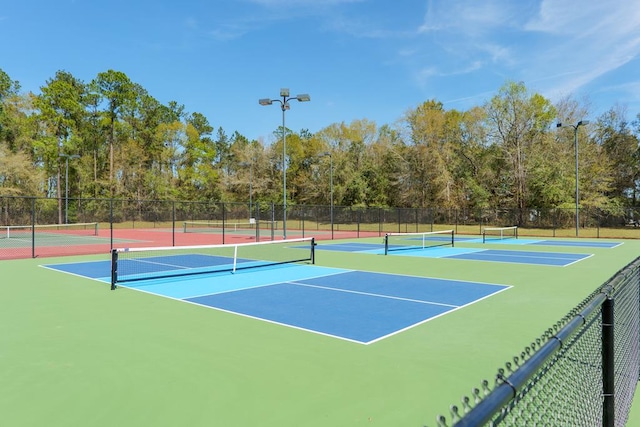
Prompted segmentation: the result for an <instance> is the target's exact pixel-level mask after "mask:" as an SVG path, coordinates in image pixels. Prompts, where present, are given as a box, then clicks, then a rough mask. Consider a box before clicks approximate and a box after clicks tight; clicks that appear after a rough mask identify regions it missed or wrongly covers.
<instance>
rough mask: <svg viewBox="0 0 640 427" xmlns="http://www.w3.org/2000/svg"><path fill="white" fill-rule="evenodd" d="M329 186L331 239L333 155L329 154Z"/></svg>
mask: <svg viewBox="0 0 640 427" xmlns="http://www.w3.org/2000/svg"><path fill="white" fill-rule="evenodd" d="M329 187H330V192H331V200H330V202H331V239H332V240H333V156H332V155H331V154H329Z"/></svg>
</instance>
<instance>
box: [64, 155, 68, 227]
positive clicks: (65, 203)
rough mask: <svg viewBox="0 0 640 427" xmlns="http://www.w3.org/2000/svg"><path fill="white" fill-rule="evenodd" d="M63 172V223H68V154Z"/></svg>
mask: <svg viewBox="0 0 640 427" xmlns="http://www.w3.org/2000/svg"><path fill="white" fill-rule="evenodd" d="M65 164H66V166H65V169H66V170H65V173H64V223H65V224H69V156H65Z"/></svg>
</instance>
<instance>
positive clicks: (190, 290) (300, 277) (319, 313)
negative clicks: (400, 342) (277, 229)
mask: <svg viewBox="0 0 640 427" xmlns="http://www.w3.org/2000/svg"><path fill="white" fill-rule="evenodd" d="M176 261H177V260H176ZM44 267H46V268H49V269H54V270H58V271H61V272H66V273H70V274H75V275H79V276H85V277H88V278H93V279H96V280H99V281H101V282H105V286H108V285H106V283H109V281H110V279H109V272H110V263H109V262H108V261H97V262H85V263H70V264H57V265H46V266H44ZM119 286H120V287H129V288H133V289H136V290H139V291H143V292H147V293H151V294H155V295H160V296H164V297H168V298H172V299H178V300H182V301H186V302H189V303H192V304H197V305H200V306H205V307H211V308H215V309H217V310H222V311H225V312H230V313H235V314H239V315H243V316H247V317H251V318H255V319H260V320H264V321H268V322H271V323H275V324H279V325H285V326H289V327H293V328H296V329H300V330H305V331H310V332H314V333H317V334H321V335H326V336H330V337H335V338H340V339H343V340H347V341H351V342H356V343H361V344H371V343H374V342H376V341H379V340H381V339H384V338H386V337H389V336H392V335H394V334H397V333H400V332H402V331H404V330H407V329H409V328H412V327H414V326H416V325H419V324H422V323H424V322H427V321H429V320H431V319H434V318H436V317H438V316H441V315H443V314H445V313H449V312H452V311H454V310H457V309H459V308H462V307H465V306H467V305H469V304H473V303H475V302H478V301H480V300H482V299H484V298H487V297H489V296H492V295H495V294H497V293H499V292H502V291H504V290H506V289H508V288H509V286H506V285H498V284H488V283H477V282H466V281H457V280H445V279H437V278H425V277H416V276H405V275H395V274H383V273H371V272H363V271H353V270H344V269H336V268H327V267H320V266H315V265H301V264H288V265H280V266H274V267H271V268H267V267H264V268H260V269H256V270H239V271H236V272H235V273H234V274H231V273H229V272H227V273H216V274H209V275H207V274H204V275H197V276H184V277H171V278H164V279H151V280H142V281H137V282H130V283H124V284H121V285H119ZM105 292H108V291H107V290H105ZM115 292H117V291H115Z"/></svg>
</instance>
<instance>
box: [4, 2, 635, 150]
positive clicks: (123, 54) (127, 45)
mask: <svg viewBox="0 0 640 427" xmlns="http://www.w3.org/2000/svg"><path fill="white" fill-rule="evenodd" d="M0 40H2V42H0V68H2V69H3V70H4V71H5V72H6V73H8V74H9V76H10V77H11V78H12V79H14V80H18V81H20V83H21V85H22V88H23V90H24V91H34V92H36V93H39V91H40V89H39V88H40V87H41V86H42V85H44V84H45V82H46V81H47V79H50V78H51V77H53V76H54V75H55V72H56V71H57V70H65V71H68V72H71V73H72V74H73V75H75V76H76V77H77V78H80V79H82V80H83V81H85V82H89V81H90V80H91V79H93V78H94V77H95V76H96V75H97V74H98V73H99V72H103V71H107V70H109V69H114V70H118V71H122V72H124V73H126V74H127V75H128V76H129V78H130V79H131V80H133V81H134V82H136V83H139V84H140V85H142V86H143V87H144V88H146V89H147V90H148V91H149V93H150V94H151V95H152V96H154V97H155V98H157V99H158V100H159V101H160V102H162V103H168V102H169V101H172V100H175V101H177V102H178V103H180V104H183V105H185V107H186V110H187V111H188V112H199V113H202V114H204V115H205V116H206V117H207V118H208V119H209V122H210V123H211V125H213V126H214V127H215V128H216V129H217V128H218V127H222V128H223V129H224V130H225V131H226V132H227V134H229V135H230V134H232V133H233V132H234V131H236V130H237V131H239V132H240V133H241V134H243V135H245V136H247V137H248V138H250V139H264V141H265V142H267V143H268V142H270V141H272V140H273V135H272V133H273V131H274V130H275V129H276V128H277V127H278V126H279V125H280V124H281V120H282V113H281V111H280V110H279V108H278V106H276V105H273V106H269V107H263V106H260V105H259V104H258V99H259V98H277V97H278V95H279V92H280V88H283V87H286V88H289V89H290V90H291V94H292V95H296V94H298V93H308V94H309V95H310V96H311V102H309V103H300V104H299V103H297V102H295V101H294V102H292V106H291V110H289V111H288V112H287V113H286V125H287V127H288V128H290V129H292V130H294V131H296V132H297V131H299V130H301V129H309V130H310V131H311V132H316V131H318V130H320V129H322V128H323V127H326V126H328V125H330V124H333V123H340V122H346V123H350V122H351V121H353V120H356V119H368V120H371V121H374V122H376V124H377V125H378V126H380V125H383V124H389V125H394V123H396V122H397V121H398V120H399V119H402V117H403V115H404V114H405V113H406V111H407V110H408V109H410V108H415V107H416V106H418V105H419V104H420V103H422V102H424V101H426V100H429V99H437V100H438V101H441V102H443V103H444V106H445V108H447V109H454V108H455V109H459V110H465V109H468V108H470V107H472V106H474V105H482V104H483V103H484V102H485V101H487V100H488V99H490V98H491V97H492V96H493V95H494V94H495V93H496V91H497V90H498V89H499V88H500V87H501V86H502V85H503V84H504V83H505V82H506V81H507V80H514V81H522V82H524V83H525V85H526V86H527V88H528V89H530V90H531V91H535V92H538V93H541V94H542V95H544V96H546V97H547V98H549V99H551V100H552V101H557V100H558V99H560V98H562V97H566V96H573V97H575V98H576V99H579V100H581V101H585V102H588V105H589V107H590V112H591V113H590V114H591V117H590V118H594V117H596V116H597V115H598V114H601V113H602V112H604V111H606V110H608V109H609V108H611V107H613V106H615V105H616V104H619V105H622V106H625V107H626V108H627V110H628V116H629V118H630V119H631V118H634V117H635V116H636V115H637V114H638V113H640V58H639V54H640V0H625V1H613V0H598V1H596V0H581V1H579V0H397V1H389V0H216V1H205V0H181V1H177V0H174V1H165V0H154V1H150V0H109V1H94V0H56V1H50V0H39V1H36V0H22V1H9V0H6V1H5V2H4V4H3V5H2V7H0Z"/></svg>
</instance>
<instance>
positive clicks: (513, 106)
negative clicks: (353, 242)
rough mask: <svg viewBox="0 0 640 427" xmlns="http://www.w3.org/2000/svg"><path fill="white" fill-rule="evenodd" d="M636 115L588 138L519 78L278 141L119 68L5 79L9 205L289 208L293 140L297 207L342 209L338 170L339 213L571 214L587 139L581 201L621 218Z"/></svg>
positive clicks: (595, 129) (604, 122)
mask: <svg viewBox="0 0 640 427" xmlns="http://www.w3.org/2000/svg"><path fill="white" fill-rule="evenodd" d="M626 115H627V113H626V111H625V109H624V108H623V107H620V106H612V107H611V109H610V110H609V111H607V112H606V113H604V114H602V115H601V116H600V117H597V118H591V123H590V124H589V125H588V126H580V127H575V126H574V124H575V123H577V122H578V121H579V120H582V119H583V118H587V117H588V110H587V108H586V107H584V106H581V105H579V104H578V103H577V102H576V101H575V100H573V99H564V100H562V101H560V102H559V103H557V104H556V105H554V104H553V103H551V101H549V100H548V99H546V98H544V97H543V96H541V95H540V94H537V93H531V92H530V91H529V90H527V88H526V87H525V85H524V83H517V82H512V81H507V82H506V83H505V84H504V85H503V86H502V87H501V88H499V90H498V91H497V93H496V95H495V96H494V97H492V98H491V99H489V100H488V101H486V102H485V103H484V104H483V105H478V106H475V107H473V108H471V109H469V110H467V111H458V110H447V109H445V108H444V106H443V104H442V103H441V102H439V101H437V100H433V99H432V100H425V101H424V102H423V103H422V104H420V105H418V106H417V107H415V108H411V109H409V110H408V111H407V113H406V115H405V116H404V117H403V118H402V119H401V120H400V122H399V123H398V124H397V125H395V127H392V126H390V125H388V124H382V125H377V124H376V123H374V122H372V121H370V120H367V119H361V120H355V121H353V122H351V123H349V124H347V123H344V122H342V123H331V124H327V126H326V127H325V128H323V129H321V130H319V131H318V132H316V133H315V134H312V133H311V132H309V131H308V130H306V129H302V130H301V131H300V132H294V131H292V130H290V129H283V128H282V127H278V128H276V129H275V130H274V133H273V143H271V144H265V143H264V142H262V141H255V140H253V141H252V140H249V139H247V138H246V137H244V136H243V135H242V134H241V133H240V132H239V131H233V132H227V131H225V130H224V129H223V127H221V126H220V127H218V128H217V129H216V128H214V126H213V125H211V124H210V123H209V120H208V119H207V117H205V116H204V115H203V114H201V113H198V112H192V113H188V112H187V109H186V108H185V106H183V105H181V104H179V103H178V102H175V101H172V102H169V103H168V104H167V105H163V104H161V103H160V102H158V101H157V100H156V99H155V98H154V97H153V96H152V95H151V94H149V93H148V92H147V91H146V90H145V89H144V88H143V87H142V86H140V85H139V84H137V83H135V82H132V81H131V80H130V79H129V78H128V76H127V75H125V74H124V73H122V72H119V71H114V70H108V71H106V72H103V73H99V74H98V75H97V76H96V77H95V79H94V80H92V81H91V82H88V83H87V82H83V81H80V80H79V79H77V78H76V77H74V76H73V75H72V74H71V73H68V72H66V71H58V72H57V73H56V74H55V76H53V77H52V78H51V79H49V80H47V81H46V82H45V83H44V85H43V86H42V87H41V88H40V93H38V94H34V93H21V92H20V84H19V82H18V81H15V80H12V79H11V77H10V76H8V75H7V74H6V73H5V72H4V71H3V70H2V69H0V196H8V195H22V196H45V197H53V198H60V197H61V195H62V191H63V190H62V188H63V185H64V184H67V185H68V189H69V193H70V195H72V197H75V198H77V197H82V198H93V197H115V198H128V199H131V198H132V199H158V200H165V199H173V200H193V201H243V202H246V201H248V200H249V190H250V188H251V191H252V194H251V197H252V199H253V201H254V202H258V203H276V204H278V203H282V178H283V176H282V173H283V159H282V145H281V144H282V135H283V133H285V132H286V136H287V155H288V156H287V157H288V159H287V165H286V167H287V193H288V194H287V201H288V203H290V204H311V205H313V204H318V205H320V204H322V205H328V204H330V199H329V197H330V188H329V186H330V182H329V179H328V177H329V174H330V173H332V177H333V195H334V203H335V205H337V206H381V207H390V206H393V207H440V208H459V209H475V208H487V207H494V208H520V209H525V208H540V209H542V208H556V207H571V206H572V205H573V204H574V203H575V174H574V171H575V146H574V140H575V139H577V141H578V151H579V153H580V155H579V158H578V161H579V165H578V166H579V171H580V174H579V187H580V193H579V195H580V203H581V204H582V205H583V206H585V207H598V208H601V209H604V210H610V211H615V210H620V209H622V208H624V207H630V206H637V205H638V198H639V191H638V190H639V188H640V187H639V185H640V150H639V148H640V147H639V139H638V138H639V136H640V114H639V115H637V116H636V118H635V120H634V121H632V122H629V121H628V120H627V117H626ZM558 122H562V123H563V124H565V126H563V127H561V128H556V126H555V124H556V123H558ZM569 124H570V125H571V126H569ZM67 164H68V174H69V182H68V183H64V179H65V175H66V172H67V170H66V167H67Z"/></svg>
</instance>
